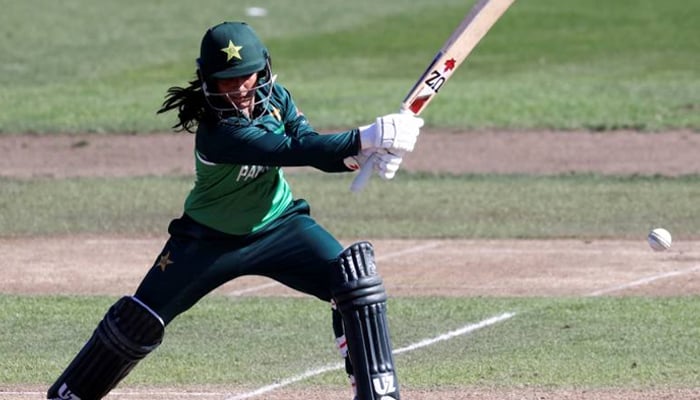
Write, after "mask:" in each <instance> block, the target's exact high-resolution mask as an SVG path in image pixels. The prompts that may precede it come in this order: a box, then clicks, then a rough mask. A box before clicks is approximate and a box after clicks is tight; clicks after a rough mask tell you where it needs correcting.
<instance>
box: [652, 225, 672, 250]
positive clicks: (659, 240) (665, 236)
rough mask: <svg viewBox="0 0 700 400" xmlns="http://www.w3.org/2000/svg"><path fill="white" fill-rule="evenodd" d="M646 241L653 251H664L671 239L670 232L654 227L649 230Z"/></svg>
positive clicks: (669, 244)
mask: <svg viewBox="0 0 700 400" xmlns="http://www.w3.org/2000/svg"><path fill="white" fill-rule="evenodd" d="M647 242H649V246H650V247H651V248H652V250H654V251H665V250H668V248H669V247H671V243H672V242H673V239H672V238H671V233H670V232H669V231H667V230H666V229H664V228H655V229H652V230H651V232H649V235H648V236H647Z"/></svg>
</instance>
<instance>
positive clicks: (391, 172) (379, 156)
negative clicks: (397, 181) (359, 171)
mask: <svg viewBox="0 0 700 400" xmlns="http://www.w3.org/2000/svg"><path fill="white" fill-rule="evenodd" d="M402 161H403V152H397V153H396V154H393V153H385V152H379V153H376V156H375V162H374V169H375V171H377V175H379V176H380V177H381V178H382V179H393V178H394V176H395V175H396V172H397V171H398V170H399V165H401V162H402Z"/></svg>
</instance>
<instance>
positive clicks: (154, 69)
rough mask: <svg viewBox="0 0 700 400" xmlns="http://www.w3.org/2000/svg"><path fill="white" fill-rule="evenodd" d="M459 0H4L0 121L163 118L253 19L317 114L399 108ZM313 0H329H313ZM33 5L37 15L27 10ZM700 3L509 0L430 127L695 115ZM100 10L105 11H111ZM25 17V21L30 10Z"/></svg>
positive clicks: (652, 122) (457, 14) (580, 125)
mask: <svg viewBox="0 0 700 400" xmlns="http://www.w3.org/2000/svg"><path fill="white" fill-rule="evenodd" d="M469 3H470V2H469V1H465V0H449V1H447V0H441V1H440V2H439V6H436V5H437V4H436V3H435V2H432V1H428V0H420V1H411V2H408V3H407V2H405V1H402V0H387V1H382V2H381V3H378V2H376V1H369V0H362V1H354V2H353V4H352V7H348V6H347V4H346V2H343V1H339V0H334V1H323V2H319V1H311V0H306V1H301V2H299V1H295V2H265V1H262V2H259V3H258V4H257V5H258V6H264V7H267V8H268V9H269V14H268V16H267V17H265V18H261V19H253V18H246V16H245V14H244V10H245V7H247V6H249V4H247V3H245V2H243V1H233V2H230V1H226V2H225V1H220V0H219V1H207V2H206V3H204V4H203V5H200V4H199V3H197V4H195V3H192V2H187V1H183V0H177V1H170V2H167V3H163V2H146V3H144V2H138V1H133V0H129V1H121V2H119V3H112V2H107V1H98V2H94V1H88V0H72V1H66V2H61V3H51V2H49V3H47V2H45V1H41V0H27V1H22V2H17V1H9V0H4V1H2V6H3V10H4V12H3V13H2V15H0V24H2V26H3V29H4V31H5V32H7V33H6V34H4V35H2V36H0V53H1V54H3V60H4V61H3V62H2V63H0V85H1V86H2V88H3V90H2V91H1V92H0V110H3V111H2V113H0V132H25V131H31V132H47V133H48V132H56V131H63V132H75V131H81V132H114V131H129V132H145V131H163V130H167V129H168V127H169V126H170V125H172V124H173V123H174V116H169V117H168V116H160V117H157V116H156V115H155V111H156V109H157V108H158V106H159V105H160V103H161V102H162V100H163V95H164V94H165V91H166V89H167V88H168V87H170V86H173V85H184V84H185V83H186V81H187V80H189V79H191V78H192V77H193V76H194V71H193V67H194V59H195V58H196V57H197V53H198V49H199V47H198V46H199V40H200V39H201V36H202V35H203V33H204V31H205V29H206V28H207V27H209V26H210V25H213V24H216V23H218V22H221V21H222V20H224V19H227V20H239V19H249V20H250V22H251V24H253V25H254V26H255V27H256V29H257V30H258V31H259V33H260V35H261V36H262V37H263V38H264V39H265V41H266V43H267V45H268V47H269V48H270V51H271V53H272V57H273V60H274V69H275V72H276V73H278V74H279V75H280V81H281V82H283V83H284V84H285V85H287V86H288V87H289V88H290V89H291V90H292V92H293V93H294V94H295V96H296V100H297V102H298V103H299V106H300V107H301V108H302V109H303V110H305V112H306V113H307V115H308V116H309V117H310V119H311V121H312V122H314V123H315V125H316V126H317V127H319V128H333V127H347V126H353V125H355V124H359V123H366V121H369V120H371V119H372V118H374V117H375V116H377V115H381V114H385V113H387V112H392V111H394V110H395V109H396V108H397V107H398V105H399V103H400V101H401V100H402V99H403V96H404V95H405V94H406V92H407V91H408V89H409V88H410V86H411V85H412V84H413V82H415V80H416V79H417V77H418V76H419V75H420V73H422V71H423V70H424V68H425V67H426V66H427V63H428V62H429V61H430V60H432V57H433V55H434V54H435V52H436V51H437V50H438V49H439V48H440V46H441V45H442V43H443V41H444V40H445V38H446V37H447V36H448V34H449V33H450V32H451V31H452V29H453V28H454V27H455V26H456V25H457V24H458V22H459V21H460V20H461V18H462V16H463V15H464V14H465V13H466V10H467V9H468V6H467V4H469ZM320 4H323V5H322V6H320ZM38 8H41V9H42V11H43V12H42V13H39V14H37V13H36V12H35V10H36V9H38ZM699 13H700V3H698V2H693V1H691V2H688V1H685V0H668V1H663V2H659V1H655V0H618V1H614V2H609V1H604V0H582V1H576V2H575V4H573V3H569V2H561V1H558V0H528V1H520V2H517V3H516V4H515V5H514V6H513V7H512V9H510V10H509V11H508V12H507V14H506V15H505V16H504V17H503V19H502V20H500V21H499V22H498V24H497V25H496V26H495V27H494V28H493V30H492V31H491V32H490V33H489V35H488V36H487V37H486V38H485V39H484V41H483V42H482V43H481V46H480V47H478V48H477V49H476V50H475V52H474V53H473V55H472V56H471V57H470V58H469V60H468V61H467V63H466V64H465V66H464V67H463V68H461V69H460V70H459V72H458V73H457V74H456V75H455V77H454V78H453V79H452V80H450V83H449V85H448V86H446V87H445V88H444V90H443V91H442V92H441V95H440V96H439V97H438V98H437V99H436V100H435V104H434V106H431V108H430V110H429V111H428V112H426V113H425V118H426V119H427V122H428V124H429V125H430V126H433V127H455V128H462V129H463V128H484V127H493V128H508V129H523V128H552V129H593V130H609V129H619V128H632V129H643V130H663V129H668V128H674V129H678V128H691V129H695V130H697V129H698V127H700V112H698V108H699V107H700V104H699V101H698V97H697V93H699V92H700V72H698V68H697V65H700V42H698V40H697V39H696V38H697V37H698V36H699V35H700V29H699V28H698V25H697V23H696V20H695V19H696V18H695V16H696V15H698V14H699ZM106 16H109V17H106ZM27 21H30V22H27Z"/></svg>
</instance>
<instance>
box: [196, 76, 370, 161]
mask: <svg viewBox="0 0 700 400" xmlns="http://www.w3.org/2000/svg"><path fill="white" fill-rule="evenodd" d="M275 90H276V91H282V92H277V93H275V97H276V99H275V100H276V101H275V103H276V104H277V105H279V112H280V113H281V115H280V116H279V118H280V120H281V121H278V122H277V123H274V121H273V122H269V121H272V117H268V118H269V119H268V123H262V122H261V123H254V124H247V125H246V124H237V123H232V122H229V121H226V120H224V121H220V122H219V123H218V124H217V125H216V126H215V127H210V128H209V129H207V128H206V127H202V126H200V130H201V132H198V134H197V139H196V140H197V144H196V146H197V149H198V151H199V152H200V153H201V154H203V155H204V156H205V157H206V159H207V161H210V162H213V163H228V164H251V165H264V166H279V167H285V166H311V167H315V168H318V169H320V170H323V171H326V172H345V171H350V169H349V168H348V167H347V166H346V165H345V163H344V162H343V159H344V158H346V157H349V156H354V155H357V153H358V151H359V148H360V143H359V141H360V138H359V131H358V129H356V128H355V129H351V130H348V131H345V132H339V133H333V134H319V133H318V132H316V131H314V129H313V128H312V127H311V126H310V125H309V123H308V121H307V120H306V117H305V116H304V115H303V113H301V112H300V111H299V110H298V109H297V107H296V105H295V104H294V102H293V101H292V99H291V96H290V95H289V93H288V92H287V91H286V89H284V88H282V87H281V86H278V87H276V88H275Z"/></svg>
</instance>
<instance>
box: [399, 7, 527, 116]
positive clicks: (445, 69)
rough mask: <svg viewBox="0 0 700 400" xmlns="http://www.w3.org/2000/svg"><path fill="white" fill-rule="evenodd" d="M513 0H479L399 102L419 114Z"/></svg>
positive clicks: (403, 106)
mask: <svg viewBox="0 0 700 400" xmlns="http://www.w3.org/2000/svg"><path fill="white" fill-rule="evenodd" d="M514 2H515V0H479V2H477V3H476V4H475V5H474V6H473V7H472V9H471V10H470V11H469V13H468V14H467V16H466V17H464V19H463V20H462V22H461V23H460V24H459V26H458V27H457V29H455V30H454V31H453V32H452V34H451V35H450V37H449V38H448V39H447V41H445V44H443V45H442V48H440V51H438V53H437V54H436V55H435V57H434V58H433V61H432V62H431V63H430V65H428V68H426V69H425V71H424V72H423V74H422V75H421V77H420V78H419V79H418V81H417V82H416V83H415V85H413V88H411V90H410V91H409V92H408V94H407V95H406V97H405V98H404V100H403V103H402V104H401V107H402V108H404V109H408V110H410V111H411V112H412V113H413V114H415V115H419V114H420V113H421V112H423V110H424V109H425V108H426V107H427V106H428V104H429V103H430V101H431V100H432V99H433V98H434V97H435V95H436V94H437V93H438V92H439V91H440V89H441V88H442V86H443V85H444V84H445V82H447V80H448V79H450V77H452V74H453V73H454V71H455V70H456V69H457V68H458V67H459V66H460V65H461V64H462V62H464V60H465V59H466V58H467V56H469V54H470V53H471V52H472V50H474V48H475V47H476V45H477V44H478V43H479V42H480V41H481V39H483V37H484V36H485V35H486V32H488V31H489V29H491V27H492V26H493V25H494V24H495V23H496V21H498V19H499V18H500V17H501V16H502V15H503V13H505V12H506V10H507V9H508V7H510V6H511V4H513V3H514Z"/></svg>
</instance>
